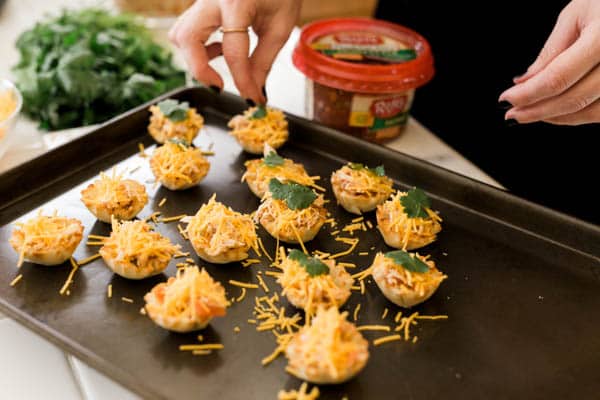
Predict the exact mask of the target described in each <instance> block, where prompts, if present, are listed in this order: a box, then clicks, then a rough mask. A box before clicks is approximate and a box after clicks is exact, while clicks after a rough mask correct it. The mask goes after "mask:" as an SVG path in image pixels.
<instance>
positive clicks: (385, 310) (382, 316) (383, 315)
mask: <svg viewBox="0 0 600 400" xmlns="http://www.w3.org/2000/svg"><path fill="white" fill-rule="evenodd" d="M361 282H362V281H361ZM388 311H389V310H388V309H387V307H386V308H385V309H384V310H383V314H381V319H385V317H387V315H388Z"/></svg>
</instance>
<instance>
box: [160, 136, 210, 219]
mask: <svg viewBox="0 0 600 400" xmlns="http://www.w3.org/2000/svg"><path fill="white" fill-rule="evenodd" d="M150 169H151V170H152V173H153V174H154V176H155V177H156V179H157V180H158V181H159V182H160V183H162V184H163V185H164V186H166V187H167V188H169V189H171V190H181V189H187V188H189V187H191V186H194V185H196V184H197V183H198V182H200V181H202V179H204V177H205V176H206V175H207V174H208V171H209V169H210V163H209V162H208V160H207V159H206V158H205V157H204V156H203V155H202V150H200V149H199V148H196V147H191V146H189V147H186V146H182V145H180V144H176V143H172V142H167V143H165V144H164V145H162V146H160V147H158V148H157V149H156V150H154V153H153V154H152V158H151V159H150ZM165 201H166V200H165ZM163 204H164V203H163ZM161 205H162V204H159V207H160V206H161Z"/></svg>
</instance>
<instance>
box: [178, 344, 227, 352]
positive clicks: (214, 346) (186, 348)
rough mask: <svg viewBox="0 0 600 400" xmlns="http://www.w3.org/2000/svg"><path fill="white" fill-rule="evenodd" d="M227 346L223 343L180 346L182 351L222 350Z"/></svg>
mask: <svg viewBox="0 0 600 400" xmlns="http://www.w3.org/2000/svg"><path fill="white" fill-rule="evenodd" d="M224 348H225V346H223V345H222V344H221V343H206V344H182V345H180V346H179V350H180V351H193V350H222V349H224Z"/></svg>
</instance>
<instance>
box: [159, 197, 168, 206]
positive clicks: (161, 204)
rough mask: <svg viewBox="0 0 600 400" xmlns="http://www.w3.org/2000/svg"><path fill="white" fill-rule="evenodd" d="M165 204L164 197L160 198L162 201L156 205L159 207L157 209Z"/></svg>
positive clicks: (165, 199)
mask: <svg viewBox="0 0 600 400" xmlns="http://www.w3.org/2000/svg"><path fill="white" fill-rule="evenodd" d="M166 202H167V198H166V197H163V198H162V200H161V201H160V202H159V203H158V206H159V207H162V206H164V205H165V203H166Z"/></svg>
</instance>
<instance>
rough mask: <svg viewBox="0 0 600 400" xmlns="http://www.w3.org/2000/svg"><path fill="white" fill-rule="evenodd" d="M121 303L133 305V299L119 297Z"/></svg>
mask: <svg viewBox="0 0 600 400" xmlns="http://www.w3.org/2000/svg"><path fill="white" fill-rule="evenodd" d="M121 301H123V302H125V303H133V299H130V298H129V297H121Z"/></svg>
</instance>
